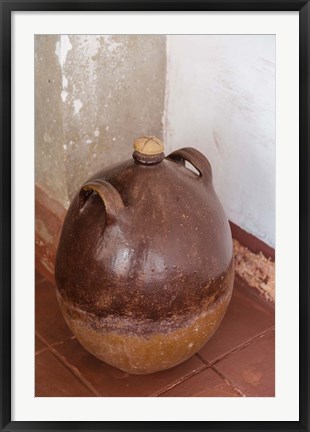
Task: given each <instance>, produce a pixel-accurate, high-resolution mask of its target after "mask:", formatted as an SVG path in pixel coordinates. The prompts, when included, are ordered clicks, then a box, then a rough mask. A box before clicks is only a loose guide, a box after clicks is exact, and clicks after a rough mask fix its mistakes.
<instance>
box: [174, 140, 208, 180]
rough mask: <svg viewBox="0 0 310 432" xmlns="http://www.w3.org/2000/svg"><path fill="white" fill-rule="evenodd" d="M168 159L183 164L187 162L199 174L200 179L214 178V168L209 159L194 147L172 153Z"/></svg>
mask: <svg viewBox="0 0 310 432" xmlns="http://www.w3.org/2000/svg"><path fill="white" fill-rule="evenodd" d="M168 159H172V160H175V161H177V162H181V163H183V165H185V161H187V162H189V163H191V164H192V165H193V167H195V168H196V170H197V171H198V172H199V175H200V177H207V178H212V168H211V165H210V162H209V161H208V159H207V158H206V157H205V156H204V155H203V154H202V153H200V152H199V151H198V150H196V149H194V148H192V147H184V148H182V149H180V150H176V151H174V152H172V153H171V154H170V155H169V156H168Z"/></svg>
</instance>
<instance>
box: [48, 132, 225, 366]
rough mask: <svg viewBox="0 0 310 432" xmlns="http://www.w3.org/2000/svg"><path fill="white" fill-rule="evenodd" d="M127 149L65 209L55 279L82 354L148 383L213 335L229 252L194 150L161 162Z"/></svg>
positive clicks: (144, 147)
mask: <svg viewBox="0 0 310 432" xmlns="http://www.w3.org/2000/svg"><path fill="white" fill-rule="evenodd" d="M134 147H135V150H134V153H133V158H132V159H130V160H126V161H124V162H123V163H120V164H118V165H114V166H111V167H108V168H105V169H103V170H102V171H100V172H98V173H97V174H96V175H94V176H93V177H92V178H90V179H89V180H88V181H87V182H86V183H85V184H84V185H82V187H81V190H80V191H79V193H78V194H77V195H76V196H75V198H74V199H73V201H72V203H71V205H70V207H69V209H68V212H67V215H66V218H65V221H64V225H63V228H62V233H61V238H60V243H59V247H58V251H57V257H56V269H55V276H56V282H57V298H58V301H59V305H60V308H61V311H62V313H63V316H64V318H65V320H66V322H67V324H68V326H69V327H70V329H71V330H72V332H73V333H74V335H75V336H76V337H77V339H78V340H79V341H80V343H81V344H82V345H83V346H84V347H85V349H86V350H88V351H89V352H90V353H91V354H93V355H94V356H96V357H97V358H99V359H100V360H103V361H104V362H106V363H108V364H110V365H112V366H115V367H117V368H119V369H121V370H123V371H126V372H129V373H133V374H147V373H152V372H156V371H160V370H164V369H168V368H171V367H173V366H175V365H177V364H179V363H181V362H183V361H185V360H186V359H188V358H189V357H191V356H192V355H193V354H194V353H196V352H197V351H198V350H199V349H200V348H201V347H202V346H203V345H204V344H205V343H206V342H207V341H208V339H210V337H211V336H212V335H213V334H214V332H215V331H216V329H217V328H218V326H219V324H220V322H221V320H222V318H223V316H224V314H225V311H226V309H227V306H228V304H229V301H230V298H231V294H232V289H233V279H234V266H233V247H232V237H231V231H230V227H229V223H228V220H227V217H226V215H225V213H224V211H223V208H222V205H221V203H220V202H219V200H218V198H217V196H216V193H215V191H214V188H213V185H212V172H211V166H210V163H209V162H208V160H207V159H206V157H205V156H203V155H202V154H201V153H200V152H198V151H197V150H195V149H194V148H183V149H180V150H177V151H175V152H173V153H171V154H170V155H169V156H168V157H165V155H164V149H163V144H162V143H161V141H160V140H158V139H157V138H155V137H142V138H139V139H138V140H136V142H135V146H134ZM186 162H189V163H190V164H191V165H192V166H193V167H194V168H195V169H196V170H197V172H198V174H197V173H195V172H193V170H191V169H189V168H187V167H186V166H185V163H186Z"/></svg>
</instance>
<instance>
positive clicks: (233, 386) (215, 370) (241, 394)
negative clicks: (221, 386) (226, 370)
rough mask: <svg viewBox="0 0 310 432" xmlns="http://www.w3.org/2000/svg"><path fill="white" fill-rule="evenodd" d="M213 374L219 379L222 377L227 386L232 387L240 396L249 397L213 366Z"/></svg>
mask: <svg viewBox="0 0 310 432" xmlns="http://www.w3.org/2000/svg"><path fill="white" fill-rule="evenodd" d="M211 369H212V370H213V372H215V373H216V374H217V375H218V376H219V377H221V378H222V379H223V380H224V381H225V382H226V384H228V385H229V386H230V387H232V388H233V389H234V390H235V391H236V392H237V393H238V394H239V395H240V396H242V397H248V396H247V395H246V394H245V393H243V392H242V391H241V390H240V389H239V388H238V387H236V386H235V385H234V384H233V383H232V382H231V381H230V380H229V379H228V378H226V377H225V376H224V375H223V374H222V373H221V372H220V371H218V370H217V369H216V368H215V367H213V366H211Z"/></svg>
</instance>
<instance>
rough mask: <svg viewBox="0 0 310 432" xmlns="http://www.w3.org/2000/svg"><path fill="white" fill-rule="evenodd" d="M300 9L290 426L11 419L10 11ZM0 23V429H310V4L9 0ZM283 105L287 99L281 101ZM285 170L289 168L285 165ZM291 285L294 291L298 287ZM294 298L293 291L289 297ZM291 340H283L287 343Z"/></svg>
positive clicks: (0, 8)
mask: <svg viewBox="0 0 310 432" xmlns="http://www.w3.org/2000/svg"><path fill="white" fill-rule="evenodd" d="M149 10H152V11H180V12H181V11H183V12H186V11H267V12H268V11H299V37H300V39H299V80H300V88H299V108H300V110H299V131H300V138H299V152H300V157H299V167H300V207H299V211H300V224H299V242H300V243H299V244H300V249H299V250H300V261H299V262H300V264H299V272H300V285H299V292H300V303H299V311H300V339H299V342H300V363H299V368H300V369H299V370H300V377H299V389H300V390H299V397H300V399H299V401H300V407H299V415H300V420H299V421H296V422H293V421H292V422H284V421H276V422H266V421H253V422H222V421H216V422H178V421H176V422H162V421H158V422H155V421H150V422H139V421H136V422H122V421H114V422H98V421H95V422H91V421H83V422H76V421H67V422H61V421H54V422H50V421H39V422H34V421H11V216H12V214H11V187H10V186H11V14H12V12H14V11H149ZM0 15H1V16H0V19H1V25H0V28H1V93H0V94H1V146H0V161H1V200H0V209H1V231H0V239H1V249H0V258H1V261H0V263H1V264H0V265H1V267H0V275H1V290H0V308H1V332H0V344H1V345H0V349H1V365H0V380H1V381H0V403H1V408H0V421H1V423H0V424H1V431H26V430H36V431H37V430H42V431H43V430H44V431H47V430H57V431H62V430H63V431H64V430H85V431H95V430H106V431H108V430H124V431H127V430H128V431H129V430H152V431H156V430H160V431H165V430H178V431H179V430H180V431H181V430H209V431H212V430H217V431H229V430H248V431H268V430H270V431H271V430H283V431H284V430H292V431H294V430H295V431H310V427H309V425H310V423H309V418H310V416H309V414H310V412H309V408H310V401H309V364H310V362H309V309H310V304H309V271H308V268H309V264H310V263H309V252H308V251H309V242H308V238H309V212H308V206H309V178H308V175H309V174H308V173H309V162H310V159H309V150H308V145H309V124H310V118H309V73H310V69H309V50H310V45H309V31H310V30H309V23H310V6H309V1H304V0H270V1H269V0H238V1H235V0H211V1H209V0H200V1H199V0H194V1H191V2H189V1H180V0H179V1H173V0H169V1H166V2H164V1H162V0H161V1H157V2H154V1H142V0H127V1H126V0H97V1H96V0H94V1H79V0H75V1H61V0H59V1H58V0H56V1H45V0H33V1H28V0H24V1H22V0H21V1H14V0H13V1H8V0H0ZM287 103H289V101H288V102H287ZM288 169H289V167H288ZM296 288H297V287H296ZM292 295H293V294H292ZM288 343H289V341H288Z"/></svg>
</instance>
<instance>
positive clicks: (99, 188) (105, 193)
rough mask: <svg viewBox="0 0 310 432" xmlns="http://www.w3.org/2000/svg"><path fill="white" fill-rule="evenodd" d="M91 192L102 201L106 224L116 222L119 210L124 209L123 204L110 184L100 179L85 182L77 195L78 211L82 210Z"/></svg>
mask: <svg viewBox="0 0 310 432" xmlns="http://www.w3.org/2000/svg"><path fill="white" fill-rule="evenodd" d="M93 192H97V194H98V195H99V196H100V198H101V199H102V202H103V204H104V207H105V210H106V215H107V222H108V223H112V222H114V221H115V220H116V218H117V216H118V214H119V212H120V210H122V209H123V208H124V203H123V201H122V198H121V196H120V194H119V193H118V191H117V190H116V189H115V187H114V186H112V185H111V184H110V183H108V182H106V181H105V180H102V179H93V180H90V181H88V182H86V183H85V184H84V185H83V186H82V188H81V190H80V194H79V207H80V210H82V209H83V207H84V205H85V203H86V201H87V200H88V198H89V197H90V195H91V194H92V193H93Z"/></svg>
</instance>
